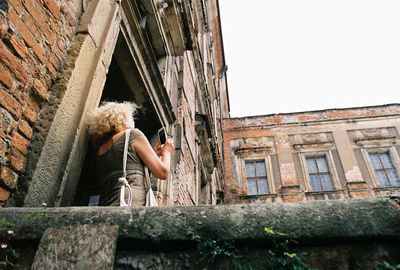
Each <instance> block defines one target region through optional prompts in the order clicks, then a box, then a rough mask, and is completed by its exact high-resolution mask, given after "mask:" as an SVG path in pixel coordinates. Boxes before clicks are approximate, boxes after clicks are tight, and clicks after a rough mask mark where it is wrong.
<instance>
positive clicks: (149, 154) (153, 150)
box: [132, 137, 175, 179]
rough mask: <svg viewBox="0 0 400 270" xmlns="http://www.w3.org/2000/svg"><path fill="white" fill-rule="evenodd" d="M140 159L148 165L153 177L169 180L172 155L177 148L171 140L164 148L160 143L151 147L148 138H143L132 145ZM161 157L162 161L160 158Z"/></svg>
mask: <svg viewBox="0 0 400 270" xmlns="http://www.w3.org/2000/svg"><path fill="white" fill-rule="evenodd" d="M132 148H133V149H135V151H136V153H137V154H138V155H139V158H140V159H141V160H142V161H143V162H144V163H145V164H146V166H147V167H148V168H149V169H150V171H151V172H152V173H153V175H154V176H155V177H156V178H159V179H167V178H168V175H169V172H170V162H171V153H172V152H174V150H175V147H174V144H173V143H172V141H171V140H168V141H166V142H165V143H164V144H163V145H162V146H160V143H159V142H158V143H157V144H156V146H154V147H151V145H150V143H149V141H148V140H147V139H146V137H141V138H139V139H137V140H136V141H134V142H133V143H132ZM157 155H159V156H161V159H160V158H159V156H157Z"/></svg>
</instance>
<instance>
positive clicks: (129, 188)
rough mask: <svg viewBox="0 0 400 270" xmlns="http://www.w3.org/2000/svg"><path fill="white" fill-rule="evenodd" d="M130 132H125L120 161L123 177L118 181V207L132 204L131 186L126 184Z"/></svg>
mask: <svg viewBox="0 0 400 270" xmlns="http://www.w3.org/2000/svg"><path fill="white" fill-rule="evenodd" d="M130 133H131V130H130V129H127V130H125V145H124V156H123V159H122V163H123V164H122V170H123V175H122V177H120V178H119V179H118V183H120V184H122V186H121V192H120V197H119V198H120V203H119V205H120V206H131V204H132V189H131V186H130V185H129V183H128V180H126V162H127V159H128V147H129V136H130ZM125 187H127V188H128V195H129V196H128V203H126V202H125Z"/></svg>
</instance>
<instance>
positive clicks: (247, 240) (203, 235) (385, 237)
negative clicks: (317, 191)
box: [0, 198, 400, 269]
mask: <svg viewBox="0 0 400 270" xmlns="http://www.w3.org/2000/svg"><path fill="white" fill-rule="evenodd" d="M33 212H34V213H35V214H34V215H32V213H33ZM24 216H25V217H24ZM2 220H5V221H7V222H12V223H14V224H15V226H14V228H13V230H14V235H15V237H14V239H15V241H16V242H20V243H21V242H24V243H35V242H36V243H38V241H39V239H40V238H42V235H43V233H44V232H45V230H46V229H48V228H60V229H62V228H64V227H65V226H70V225H76V224H81V225H83V224H90V225H96V224H115V225H118V228H119V231H118V243H117V253H116V261H117V263H118V262H121V261H122V262H124V261H126V260H135V259H134V256H136V255H129V256H131V257H129V256H127V255H126V254H127V252H128V253H129V250H130V249H131V250H136V251H134V252H131V253H129V254H141V255H143V254H142V253H143V251H145V252H146V254H147V255H146V256H150V255H149V254H158V255H154V256H158V257H157V258H158V259H159V258H161V257H162V258H164V259H165V256H166V255H165V254H161V253H160V252H163V250H164V251H165V247H168V250H169V252H181V253H182V252H185V254H186V253H188V254H189V255H187V256H189V257H190V256H196V255H195V254H196V250H195V241H194V239H219V240H229V241H233V242H235V243H240V245H239V246H241V247H243V246H247V247H250V249H253V251H254V252H255V253H254V252H253V253H252V252H251V250H250V253H251V254H252V255H251V256H254V254H256V253H257V254H259V253H260V250H262V249H265V248H268V247H269V246H271V244H272V241H271V238H270V236H268V235H267V234H266V233H265V230H264V228H265V227H268V228H270V229H273V230H274V231H277V232H282V233H286V234H287V236H279V237H283V238H289V239H293V240H296V241H298V242H299V243H300V245H299V247H298V248H300V249H302V250H307V251H309V252H311V254H314V253H318V254H319V253H320V252H325V253H329V254H336V255H335V256H339V255H337V254H342V253H343V254H347V255H346V256H347V257H346V258H347V259H346V258H345V259H343V258H342V259H343V261H346V262H348V261H350V260H353V259H352V258H349V256H350V255H348V254H351V252H350V251H349V250H350V248H353V249H357V250H358V251H359V253H360V252H361V253H363V252H364V253H365V252H369V251H368V250H370V248H368V249H366V248H365V247H366V246H368V245H370V246H371V248H374V250H375V249H376V248H379V250H380V252H381V251H382V250H385V254H386V255H387V254H389V253H391V252H392V251H393V247H396V242H397V243H398V242H399V239H400V207H399V205H398V203H396V201H395V200H392V199H389V198H370V199H352V200H336V201H309V202H300V203H268V204H236V205H223V206H174V207H147V208H146V207H135V208H124V207H66V208H2V209H0V221H2ZM0 240H1V239H0ZM42 241H43V240H42ZM54 241H57V239H54ZM127 243H128V244H127ZM171 243H180V245H174V244H171ZM40 245H41V242H40V244H39V246H40ZM182 247H185V250H184V251H182ZM316 247H317V248H316ZM354 247H355V248H354ZM362 247H364V249H363V248H362ZM179 249H180V251H179ZM395 249H396V248H395ZM127 250H128V251H127ZM160 250H161V251H160ZM313 250H314V251H313ZM340 250H341V251H342V252H341V253H340V252H339V251H340ZM363 250H364V251H363ZM246 252H247V253H246ZM246 252H244V253H246V254H248V252H249V250H247V251H246ZM313 252H314V253H313ZM349 252H350V253H349ZM371 252H372V251H371ZM374 252H375V251H374ZM359 253H357V255H354V256H353V257H357V256H358V257H360V256H361V255H360V254H359ZM381 253H382V252H381ZM160 254H161V255H160ZM190 254H191V255H190ZM193 254H194V255H193ZM318 254H317V255H316V257H318V258H322V257H321V256H322V255H321V254H319V255H318ZM343 254H342V255H343ZM395 254H399V253H395ZM314 255H315V254H314ZM342 255H340V256H342ZM362 255H363V259H362V260H365V258H367V260H368V257H369V256H370V255H366V253H365V254H362ZM378 255H379V254H378ZM378 255H377V256H378ZM386 255H385V256H386ZM152 256H153V255H152ZM160 256H161V257H160ZM174 256H175V255H174ZM179 256H183V255H182V254H180V255H179ZM197 256H198V255H197ZM246 256H247V255H246ZM323 256H325V255H323ZM330 256H331V257H332V256H333V255H330ZM343 256H344V255H343ZM379 256H381V255H379ZM387 256H389V255H387ZM397 256H398V255H397ZM177 257H178V256H177V255H176V256H175V258H177ZM331 257H329V258H331ZM361 257H362V256H361ZM361 257H360V258H361ZM394 257H396V255H395V256H394ZM259 258H260V259H263V258H262V256H260V257H259ZM379 258H380V259H379V260H383V259H382V257H379ZM385 258H386V257H385ZM389 258H390V259H392V260H394V261H396V260H397V261H398V260H400V258H393V256H392V257H390V256H389ZM153 259H154V258H152V260H153ZM369 259H370V260H371V261H372V262H373V263H375V260H378V259H376V258H369ZM252 260H253V259H252ZM263 260H265V258H264V259H263ZM326 260H328V259H326ZM329 260H331V261H332V260H333V259H329ZM360 260H361V259H360ZM371 261H370V262H371ZM396 263H398V262H396ZM317 265H320V266H321V265H324V261H323V262H318V263H317ZM343 265H347V264H343V263H342V264H341V267H344V266H343ZM325 266H326V265H325ZM161 269H164V268H161ZM165 269H170V268H168V267H165ZM177 269H184V267H183V268H177ZM332 269H341V268H340V267H339V268H332ZM364 269H366V268H364ZM371 269H372V268H371Z"/></svg>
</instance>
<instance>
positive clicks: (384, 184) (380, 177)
mask: <svg viewBox="0 0 400 270" xmlns="http://www.w3.org/2000/svg"><path fill="white" fill-rule="evenodd" d="M376 177H377V178H378V181H379V185H380V186H381V187H387V186H389V183H388V180H387V179H386V175H385V173H384V172H382V171H378V172H376Z"/></svg>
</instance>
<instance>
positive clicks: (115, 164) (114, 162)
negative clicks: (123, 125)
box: [95, 128, 145, 179]
mask: <svg viewBox="0 0 400 270" xmlns="http://www.w3.org/2000/svg"><path fill="white" fill-rule="evenodd" d="M141 137H145V135H144V134H143V132H141V131H140V130H139V129H137V128H133V129H131V133H130V137H129V147H128V156H127V162H126V169H127V170H140V171H141V172H144V167H143V162H142V161H141V160H140V158H139V156H138V155H137V153H136V151H135V150H134V149H132V145H131V144H132V143H133V142H134V141H136V140H137V139H139V138H141ZM124 144H125V135H124V134H122V136H121V137H119V138H118V140H117V141H116V142H115V143H114V144H113V145H112V146H111V148H110V149H108V150H107V152H105V153H104V154H102V155H100V156H99V155H96V162H95V163H96V173H97V176H98V179H104V177H106V176H107V175H109V174H110V173H112V172H117V171H122V169H123V167H122V160H123V155H124Z"/></svg>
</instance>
